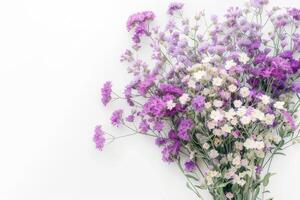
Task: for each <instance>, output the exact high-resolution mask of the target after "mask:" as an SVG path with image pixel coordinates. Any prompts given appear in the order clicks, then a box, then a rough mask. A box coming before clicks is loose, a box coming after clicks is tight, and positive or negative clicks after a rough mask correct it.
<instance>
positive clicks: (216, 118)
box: [210, 110, 224, 121]
mask: <svg viewBox="0 0 300 200" xmlns="http://www.w3.org/2000/svg"><path fill="white" fill-rule="evenodd" d="M223 117H224V116H223V114H222V113H221V112H220V111H219V110H213V111H211V113H210V118H211V119H213V120H214V121H221V120H222V119H223Z"/></svg>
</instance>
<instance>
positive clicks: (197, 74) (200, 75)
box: [193, 70, 207, 81]
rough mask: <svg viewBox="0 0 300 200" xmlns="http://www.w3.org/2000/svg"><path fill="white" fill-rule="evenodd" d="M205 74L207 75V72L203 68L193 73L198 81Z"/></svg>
mask: <svg viewBox="0 0 300 200" xmlns="http://www.w3.org/2000/svg"><path fill="white" fill-rule="evenodd" d="M205 76H207V73H206V72H205V71H202V70H200V71H198V72H196V73H194V74H193V77H194V78H195V79H196V81H200V80H201V79H203V77H205Z"/></svg>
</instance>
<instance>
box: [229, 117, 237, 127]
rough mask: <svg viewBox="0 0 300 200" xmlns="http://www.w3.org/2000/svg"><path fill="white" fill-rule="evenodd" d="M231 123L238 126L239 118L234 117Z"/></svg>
mask: <svg viewBox="0 0 300 200" xmlns="http://www.w3.org/2000/svg"><path fill="white" fill-rule="evenodd" d="M230 123H231V124H232V125H233V126H236V125H237V124H238V120H237V118H236V117H234V118H233V119H232V120H231V121H230Z"/></svg>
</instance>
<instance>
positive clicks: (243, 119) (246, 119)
mask: <svg viewBox="0 0 300 200" xmlns="http://www.w3.org/2000/svg"><path fill="white" fill-rule="evenodd" d="M240 121H241V123H242V124H243V125H248V124H250V122H251V117H249V116H243V117H241V119H240Z"/></svg>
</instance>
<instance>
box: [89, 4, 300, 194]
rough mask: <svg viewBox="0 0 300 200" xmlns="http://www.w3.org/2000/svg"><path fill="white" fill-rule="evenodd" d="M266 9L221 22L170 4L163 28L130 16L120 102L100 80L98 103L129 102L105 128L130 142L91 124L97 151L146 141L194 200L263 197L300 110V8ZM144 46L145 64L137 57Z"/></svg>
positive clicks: (231, 14) (233, 11) (147, 15)
mask: <svg viewBox="0 0 300 200" xmlns="http://www.w3.org/2000/svg"><path fill="white" fill-rule="evenodd" d="M267 4H268V0H251V1H250V2H248V3H247V4H246V6H245V7H244V8H238V7H231V8H229V9H228V10H227V12H226V15H225V16H224V18H222V19H218V16H215V15H214V16H211V17H210V19H208V18H207V16H206V15H205V12H204V11H200V12H199V13H198V14H197V15H196V16H195V17H194V19H187V18H185V17H184V15H183V6H184V5H183V4H182V3H176V2H175V3H171V4H170V5H169V8H168V11H167V13H168V18H169V20H168V23H167V24H166V26H164V27H160V26H157V25H155V24H154V23H155V22H154V19H155V14H154V13H153V12H151V11H144V12H139V13H136V14H133V15H132V16H130V17H129V19H128V21H127V29H128V31H129V32H131V33H132V34H133V37H132V41H133V42H132V46H131V47H130V48H129V49H127V50H126V51H125V53H124V54H123V55H122V56H121V61H122V62H123V63H126V65H127V66H128V73H130V74H132V77H133V78H132V81H130V82H129V83H128V85H127V86H125V89H124V94H123V95H118V94H116V93H115V92H113V91H112V84H111V82H106V83H105V84H104V86H103V88H102V90H101V95H102V99H101V100H102V103H103V104H104V105H105V106H106V105H107V104H109V103H113V102H115V101H117V100H125V101H126V102H127V103H128V108H129V109H127V110H126V112H125V111H124V110H123V109H118V110H116V111H114V112H113V113H112V116H111V124H112V125H113V126H115V127H120V126H123V127H126V128H128V129H130V131H132V134H129V135H121V136H114V135H111V134H109V133H107V132H105V131H104V130H103V128H102V126H100V125H99V126H97V127H96V128H95V135H94V138H93V139H94V142H95V144H96V147H97V148H98V149H99V150H102V149H103V147H104V145H105V143H107V142H112V141H114V140H115V139H118V138H123V137H127V136H131V135H136V134H142V135H145V136H149V137H153V138H154V139H155V144H156V145H157V146H159V147H160V148H161V152H162V160H163V161H165V162H167V163H176V164H177V165H178V167H179V168H180V169H181V171H182V173H183V174H184V175H185V176H186V179H187V186H188V188H189V189H191V190H192V191H193V192H194V193H195V194H196V196H197V197H198V199H203V198H202V196H201V190H208V191H209V193H210V194H211V196H212V197H213V199H214V200H226V199H229V200H256V199H262V200H263V199H265V193H266V192H268V191H267V190H266V186H267V185H268V183H269V180H270V178H271V176H273V175H274V174H273V173H272V172H271V168H270V167H271V163H272V160H273V158H274V156H277V155H283V150H284V149H286V148H288V147H290V146H291V145H293V144H296V143H298V142H299V131H298V124H297V122H296V112H297V111H298V108H299V106H300V101H299V100H300V96H298V94H297V93H298V92H300V83H298V82H297V79H298V77H299V75H300V72H299V69H300V59H299V53H300V33H299V25H300V10H299V9H297V8H278V7H275V8H271V9H268V8H267V7H266V5H267ZM147 47H148V48H150V49H151V56H150V59H149V58H146V57H145V58H141V57H140V56H139V53H140V52H141V51H143V50H144V49H146V48H147ZM146 60H150V62H148V63H147V61H146ZM128 110H129V111H128Z"/></svg>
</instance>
